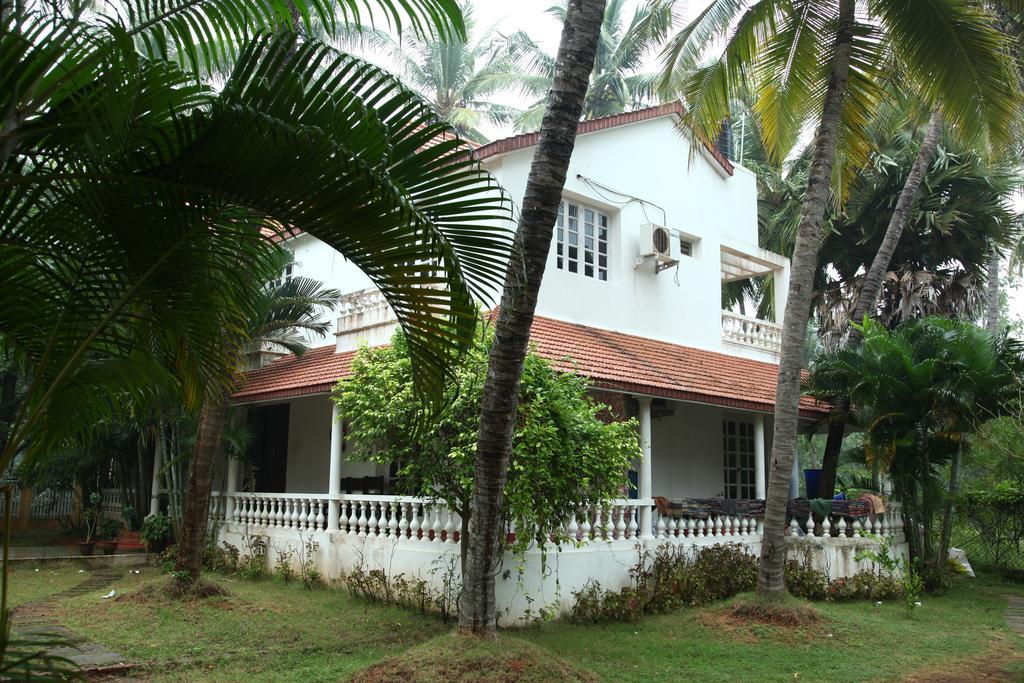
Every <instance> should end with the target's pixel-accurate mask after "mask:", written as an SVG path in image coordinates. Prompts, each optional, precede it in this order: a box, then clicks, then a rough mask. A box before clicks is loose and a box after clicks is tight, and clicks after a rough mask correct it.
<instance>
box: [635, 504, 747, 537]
mask: <svg viewBox="0 0 1024 683" xmlns="http://www.w3.org/2000/svg"><path fill="white" fill-rule="evenodd" d="M654 514H655V517H656V520H655V529H656V534H655V535H656V537H657V538H667V539H698V538H714V539H718V540H720V541H722V542H734V543H740V542H744V541H752V542H753V541H756V540H757V539H759V538H760V537H761V534H762V533H763V532H764V524H763V522H762V520H761V518H760V517H754V516H752V515H743V514H732V515H729V514H725V513H724V512H723V513H715V512H712V513H710V514H709V515H708V517H707V518H706V519H693V518H684V517H674V516H671V515H662V514H661V513H659V512H658V511H657V510H655V512H654Z"/></svg>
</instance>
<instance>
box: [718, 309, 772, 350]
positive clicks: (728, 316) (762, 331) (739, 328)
mask: <svg viewBox="0 0 1024 683" xmlns="http://www.w3.org/2000/svg"><path fill="white" fill-rule="evenodd" d="M722 339H723V340H725V341H727V342H729V343H731V344H738V345H740V346H746V347H748V348H752V349H758V350H760V351H767V352H768V353H772V354H777V353H779V350H780V349H781V348H782V325H779V324H777V323H773V322H768V321H767V320H758V319H757V318H751V317H748V316H745V315H740V314H738V313H732V312H731V311H722Z"/></svg>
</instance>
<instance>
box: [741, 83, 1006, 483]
mask: <svg viewBox="0 0 1024 683" xmlns="http://www.w3.org/2000/svg"><path fill="white" fill-rule="evenodd" d="M919 109H920V106H919V105H918V104H917V103H915V102H914V101H913V99H912V98H908V97H907V96H906V95H905V94H903V93H900V92H899V91H892V94H891V99H890V100H889V101H887V102H886V103H884V104H883V106H882V107H881V108H880V110H879V111H878V112H877V113H876V115H875V117H874V119H873V120H872V122H871V125H870V128H869V138H870V140H871V145H872V148H873V151H872V153H871V163H870V164H869V165H868V166H867V167H865V168H863V169H860V170H859V171H858V172H857V174H856V177H855V179H854V181H853V182H852V183H851V186H850V190H849V196H848V199H847V202H846V204H845V206H844V207H843V209H842V210H841V211H839V210H837V209H835V208H834V207H830V208H829V210H828V212H827V214H826V220H825V224H826V226H828V231H827V234H826V236H825V238H824V241H823V245H822V254H823V255H824V257H823V258H822V259H820V263H819V271H818V273H817V275H816V278H815V303H814V309H813V310H812V314H813V315H814V316H815V318H816V321H817V332H818V334H819V336H820V338H821V341H822V343H823V344H824V345H825V346H826V347H829V348H834V347H835V346H836V345H837V344H842V343H856V335H855V334H854V332H856V330H853V331H852V332H851V329H850V326H849V322H850V320H857V319H863V317H864V315H865V314H870V315H872V316H874V317H878V318H879V319H880V320H882V322H883V324H885V325H886V326H887V327H890V328H891V327H894V326H895V325H896V324H898V323H899V322H900V321H901V320H903V319H906V318H909V317H917V316H923V315H943V316H950V317H959V318H961V319H967V320H974V319H976V318H977V313H978V312H979V310H980V309H979V306H978V304H979V294H980V291H981V290H980V284H981V282H982V281H983V280H985V263H986V261H987V260H988V259H989V257H988V254H989V245H990V244H993V243H995V244H1006V243H1007V242H1008V241H1009V240H1011V239H1013V237H1014V235H1015V234H1016V229H1017V223H1018V221H1017V220H1016V218H1015V217H1014V215H1013V212H1012V210H1011V208H1010V206H1009V201H1008V200H1009V198H1010V195H1011V194H1012V192H1013V190H1014V188H1015V187H1016V186H1017V185H1018V184H1019V173H1018V171H1017V169H1016V167H1015V166H1014V165H1013V164H1012V162H1010V161H1006V160H996V161H993V162H987V161H986V160H985V159H983V158H982V157H980V156H979V155H978V154H977V153H976V152H975V151H973V150H972V149H971V148H970V146H968V145H965V144H964V143H963V142H961V141H958V140H957V139H956V137H955V135H954V134H952V133H951V132H950V131H946V132H944V134H943V135H942V136H941V138H940V136H939V135H938V130H937V128H938V127H937V126H935V125H932V124H934V123H935V121H934V118H935V117H932V122H931V124H925V125H921V124H923V123H924V122H923V120H922V119H923V116H922V114H921V113H920V112H919V111H918V110H919ZM744 114H746V116H747V119H746V124H747V125H746V129H747V130H753V131H755V133H756V131H757V129H758V121H757V117H756V116H752V115H750V114H749V113H748V112H744ZM924 116H927V112H924ZM929 133H934V138H935V139H934V141H929V138H930V137H931V136H930V135H929ZM922 138H923V140H922ZM919 141H921V142H920V143H919ZM752 142H753V143H754V144H749V145H748V149H749V150H750V155H751V159H750V161H749V162H748V164H747V165H748V166H749V167H750V168H752V169H754V170H755V172H757V174H758V176H759V179H760V181H761V182H760V183H759V189H760V193H761V197H760V204H759V209H760V217H761V236H762V241H763V243H764V245H765V246H766V247H767V248H769V249H773V250H775V251H778V252H781V253H790V252H791V251H792V248H793V239H794V237H793V233H794V232H795V230H794V226H795V224H796V222H797V220H798V217H799V210H800V201H799V200H800V196H801V193H802V191H803V187H802V183H803V182H804V179H805V178H806V155H805V154H801V155H798V157H797V159H796V160H795V161H794V162H791V163H789V164H784V165H783V167H782V168H780V167H779V166H778V165H776V164H772V163H771V162H769V161H767V159H766V158H765V156H764V154H763V150H762V148H761V147H760V146H759V145H758V144H756V139H755V140H754V141H752ZM933 142H934V144H933ZM922 150H924V153H922ZM932 158H934V163H933V162H932ZM926 166H928V167H929V168H925V167H926ZM783 170H788V174H787V175H786V176H783V175H782V173H783ZM916 171H920V174H919V175H918V174H917V173H916ZM922 181H923V182H924V184H925V187H923V188H922ZM915 193H916V194H917V196H916V197H914V198H913V201H910V195H912V194H915ZM901 207H902V208H903V209H904V210H905V211H904V212H903V213H901V214H900V213H899V212H897V211H896V209H899V208H901ZM904 227H906V232H904ZM901 237H902V241H901V239H900V238H901ZM883 252H884V253H883ZM880 255H881V256H880ZM883 263H885V268H884V269H883V268H882V267H881V265H882V264H883ZM873 264H875V267H872V265H873ZM872 278H877V279H878V282H877V283H876V284H875V286H874V287H873V289H874V291H873V292H872V291H869V288H868V286H867V285H866V284H865V282H866V281H869V280H871V279H872ZM737 284H739V285H744V286H743V287H742V288H737V289H739V291H738V292H736V293H734V294H733V298H734V299H735V298H737V297H744V298H747V299H753V300H754V301H760V302H761V306H760V308H761V312H762V314H764V309H765V308H766V306H765V303H766V299H765V298H764V297H763V293H762V292H761V291H759V289H758V284H759V283H757V282H751V283H737ZM879 292H881V301H877V299H878V293H879ZM759 297H761V298H760V299H759ZM869 301H871V302H875V301H877V305H875V304H874V303H872V305H871V306H870V307H869V306H868V302H869ZM769 303H770V302H769ZM854 316H856V317H854ZM832 403H833V406H835V409H834V410H833V413H832V419H831V421H830V424H829V439H828V442H827V444H826V447H825V451H824V455H823V458H822V470H823V473H822V484H821V489H820V491H819V492H817V494H816V495H819V496H820V497H822V498H831V497H832V491H833V487H834V471H835V470H834V467H835V464H836V463H837V461H838V455H839V451H840V449H841V445H842V435H843V433H844V431H845V425H846V414H845V408H843V407H842V405H841V404H842V403H843V401H842V398H841V397H833V401H832ZM812 495H814V494H812Z"/></svg>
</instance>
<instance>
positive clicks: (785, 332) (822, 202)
mask: <svg viewBox="0 0 1024 683" xmlns="http://www.w3.org/2000/svg"><path fill="white" fill-rule="evenodd" d="M854 4H855V0H839V24H838V26H837V30H836V42H835V54H834V57H833V60H832V75H831V77H830V79H829V84H828V88H827V90H826V91H825V104H824V108H823V110H822V116H821V123H820V124H819V126H818V132H817V135H816V136H815V139H814V150H813V156H812V158H811V166H810V171H809V173H808V178H807V192H806V193H805V195H804V203H803V206H802V207H801V216H800V226H799V228H798V230H797V237H796V246H795V248H794V250H793V262H792V270H791V275H790V281H789V292H788V296H787V300H786V312H785V316H784V320H783V328H782V349H781V352H780V354H779V355H780V358H779V380H778V384H777V386H776V390H775V430H774V435H773V439H772V459H771V474H770V477H769V481H768V495H767V501H766V503H765V517H764V536H763V538H762V543H761V563H760V567H759V569H758V574H757V592H758V594H759V595H760V596H762V597H765V598H777V597H781V596H782V595H784V594H785V592H786V586H785V583H784V582H783V575H782V570H783V566H784V564H785V561H786V538H785V535H784V533H785V521H786V502H787V500H788V498H789V475H790V471H791V469H792V467H793V457H794V455H795V453H796V435H797V422H798V419H799V407H800V371H801V370H802V368H803V364H804V340H805V338H806V336H807V319H808V317H810V311H811V294H812V289H813V287H814V272H815V270H817V267H818V248H819V246H820V245H821V223H822V220H823V219H824V217H825V208H826V204H827V202H828V196H829V182H830V181H831V177H832V164H833V161H834V157H835V152H836V137H837V135H838V133H839V124H840V118H841V116H842V110H843V96H844V94H845V92H846V83H847V80H848V78H849V74H850V54H851V52H852V47H853V45H852V44H853V30H854Z"/></svg>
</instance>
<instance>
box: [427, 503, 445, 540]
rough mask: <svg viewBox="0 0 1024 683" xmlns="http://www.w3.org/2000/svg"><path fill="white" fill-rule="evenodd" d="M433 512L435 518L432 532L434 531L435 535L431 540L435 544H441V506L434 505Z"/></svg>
mask: <svg viewBox="0 0 1024 683" xmlns="http://www.w3.org/2000/svg"><path fill="white" fill-rule="evenodd" d="M431 511H432V512H433V516H434V523H433V524H432V525H431V527H430V529H431V531H433V533H434V537H433V538H432V539H431V540H432V541H433V542H434V543H440V542H441V528H442V527H441V506H440V505H438V504H437V503H434V504H433V505H431Z"/></svg>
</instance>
